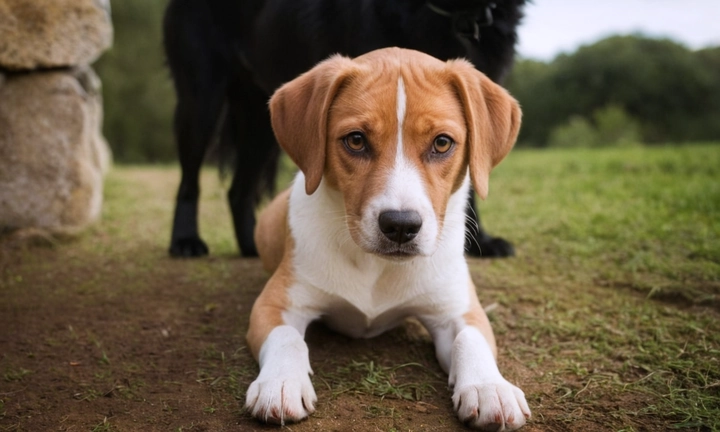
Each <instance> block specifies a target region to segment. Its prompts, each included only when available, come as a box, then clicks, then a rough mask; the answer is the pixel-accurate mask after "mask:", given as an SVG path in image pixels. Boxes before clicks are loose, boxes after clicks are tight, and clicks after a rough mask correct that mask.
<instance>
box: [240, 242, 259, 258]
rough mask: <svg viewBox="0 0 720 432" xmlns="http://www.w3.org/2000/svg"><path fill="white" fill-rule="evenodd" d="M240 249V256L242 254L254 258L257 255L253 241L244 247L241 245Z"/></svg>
mask: <svg viewBox="0 0 720 432" xmlns="http://www.w3.org/2000/svg"><path fill="white" fill-rule="evenodd" d="M240 250H241V251H242V256H244V257H245V258H254V257H256V256H258V251H257V249H256V248H255V243H253V244H251V245H247V246H245V247H241V248H240Z"/></svg>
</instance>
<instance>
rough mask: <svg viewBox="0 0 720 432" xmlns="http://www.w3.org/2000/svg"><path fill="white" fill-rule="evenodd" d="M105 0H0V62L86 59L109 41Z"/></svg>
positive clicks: (35, 65) (28, 65)
mask: <svg viewBox="0 0 720 432" xmlns="http://www.w3.org/2000/svg"><path fill="white" fill-rule="evenodd" d="M112 37H113V30H112V22H111V20H110V2H109V0H0V67H1V68H5V69H7V70H34V69H46V68H57V67H70V66H75V65H86V64H90V63H92V62H93V61H95V60H96V59H97V58H98V57H99V56H100V54H101V53H102V52H103V51H105V50H106V49H107V48H108V47H110V44H111V43H112Z"/></svg>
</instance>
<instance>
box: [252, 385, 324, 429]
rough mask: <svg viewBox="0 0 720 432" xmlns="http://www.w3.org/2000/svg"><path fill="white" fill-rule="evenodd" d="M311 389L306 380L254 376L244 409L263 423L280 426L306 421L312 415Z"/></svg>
mask: <svg viewBox="0 0 720 432" xmlns="http://www.w3.org/2000/svg"><path fill="white" fill-rule="evenodd" d="M316 401H317V396H315V389H314V388H313V386H312V382H310V377H309V376H308V375H307V374H305V375H304V376H303V377H301V378H300V379H298V378H297V377H274V378H271V379H263V378H262V377H258V379H257V380H255V382H253V383H252V384H250V388H248V391H247V398H246V400H245V408H246V409H247V410H248V411H250V412H251V413H252V415H253V416H255V417H256V418H258V419H260V420H262V421H264V422H266V423H277V424H281V425H284V424H285V423H292V422H297V421H300V420H302V419H304V418H306V417H307V416H308V415H310V414H312V413H313V412H315V402H316Z"/></svg>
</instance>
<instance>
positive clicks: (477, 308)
mask: <svg viewBox="0 0 720 432" xmlns="http://www.w3.org/2000/svg"><path fill="white" fill-rule="evenodd" d="M469 291H470V292H469V295H470V310H469V311H467V312H466V313H465V315H463V318H464V319H465V322H466V323H467V325H469V326H473V327H475V328H477V329H478V330H480V333H482V335H483V336H485V340H486V341H487V342H488V344H489V345H490V348H491V349H492V352H493V356H495V358H497V343H496V342H495V334H494V333H493V331H492V326H490V320H489V319H488V316H487V314H486V313H485V309H483V307H482V306H481V305H480V300H478V296H477V290H476V289H475V284H474V283H472V281H470V289H469Z"/></svg>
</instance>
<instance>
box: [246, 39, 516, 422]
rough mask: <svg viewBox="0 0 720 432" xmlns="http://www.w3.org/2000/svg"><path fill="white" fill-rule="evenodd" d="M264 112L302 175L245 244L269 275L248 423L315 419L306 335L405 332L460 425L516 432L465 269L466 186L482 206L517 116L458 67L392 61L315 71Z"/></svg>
mask: <svg viewBox="0 0 720 432" xmlns="http://www.w3.org/2000/svg"><path fill="white" fill-rule="evenodd" d="M270 111H271V119H272V126H273V129H274V131H275V135H276V137H277V140H278V142H279V143H280V146H281V147H282V148H283V149H284V150H285V151H286V152H287V154H288V155H289V156H290V158H291V159H292V160H293V161H294V162H295V163H296V164H297V165H298V167H299V168H300V170H301V171H300V173H298V175H297V177H296V178H295V182H294V184H293V185H292V187H291V188H290V190H288V191H285V192H283V193H281V194H280V195H279V196H278V197H277V198H276V199H275V200H274V201H273V202H272V203H271V204H270V205H269V206H268V207H267V209H266V210H265V211H264V212H263V213H262V214H261V216H260V220H259V222H258V226H257V229H256V234H255V238H256V244H257V246H258V250H259V252H260V258H261V259H262V262H263V265H264V266H265V267H266V269H268V270H270V271H272V272H273V274H272V276H271V278H270V280H269V281H268V282H267V285H266V286H265V288H264V290H263V291H262V293H261V294H260V296H259V297H258V299H257V301H256V302H255V305H254V306H253V309H252V312H251V316H250V328H249V330H248V335H247V339H248V344H249V346H250V349H251V351H252V353H253V355H254V356H255V358H256V359H257V360H258V362H259V364H260V374H259V376H258V377H257V379H256V380H255V381H254V382H253V383H252V384H251V385H250V388H249V389H248V392H247V400H246V407H247V408H248V409H249V411H250V412H252V414H253V415H254V416H255V417H257V418H259V419H261V420H263V421H267V422H275V423H281V424H282V423H285V422H294V421H298V420H301V419H303V418H305V417H307V416H308V415H309V414H311V413H312V412H313V411H314V404H315V402H316V396H315V391H314V389H313V386H312V383H311V382H310V378H309V374H311V373H312V370H311V368H310V363H309V358H308V347H307V345H306V343H305V341H304V339H303V338H304V333H305V329H306V327H307V326H308V324H309V323H310V322H312V321H315V320H319V319H320V320H322V321H324V322H325V323H326V324H327V325H328V326H329V327H330V328H332V329H334V330H337V331H339V332H341V333H344V334H346V335H349V336H352V337H373V336H375V335H378V334H380V333H382V332H384V331H386V330H388V329H390V328H392V327H394V326H397V325H398V324H400V323H401V322H402V321H403V320H404V319H405V318H407V317H410V316H412V317H416V318H418V319H419V320H420V322H422V323H423V325H424V326H425V327H426V328H427V329H428V331H429V332H430V334H431V335H432V338H433V341H434V344H435V349H436V355H437V358H438V361H439V362H440V365H441V366H442V368H443V369H444V370H445V371H446V372H447V373H448V374H449V384H450V385H451V386H453V387H454V390H453V396H452V399H453V402H454V406H455V410H456V411H457V415H458V417H459V418H460V420H461V421H463V422H466V423H467V424H469V425H470V426H472V427H476V428H481V429H485V430H514V429H517V428H519V427H521V426H522V425H523V424H524V423H525V420H526V418H528V417H530V410H529V408H528V405H527V402H526V401H525V396H524V394H523V392H522V391H521V390H520V389H519V388H517V387H515V386H514V385H512V384H510V383H509V382H508V381H507V380H505V378H503V377H502V375H501V374H500V372H499V370H498V368H497V365H496V363H495V356H496V346H495V339H494V336H493V332H492V329H491V328H490V322H489V321H488V318H487V316H486V314H485V312H484V310H483V308H482V307H481V306H480V302H479V301H478V297H477V294H476V291H475V286H474V284H473V282H472V279H471V278H470V273H469V271H468V267H467V264H466V262H465V258H464V255H463V242H464V235H465V227H464V219H465V206H466V204H467V203H466V197H467V193H468V189H469V187H470V183H471V182H472V184H473V186H474V187H475V190H476V191H477V192H478V194H479V195H480V196H481V197H483V198H484V197H485V196H486V195H487V193H488V181H489V175H490V170H491V169H492V168H493V167H494V166H495V165H497V164H498V163H499V162H500V161H501V160H502V159H503V158H504V157H505V155H507V153H508V152H509V151H510V149H511V148H512V146H513V144H514V142H515V139H516V138H517V133H518V129H519V127H520V109H519V107H518V104H517V102H516V101H515V100H514V99H513V98H512V97H511V96H510V95H509V94H508V93H507V92H506V91H505V90H503V89H502V88H501V87H499V86H498V85H496V84H494V83H493V82H492V81H491V80H490V79H488V78H487V77H486V76H485V75H483V74H482V73H480V72H478V71H477V70H476V69H475V68H474V67H473V65H472V64H471V63H469V62H467V61H465V60H451V61H448V62H443V61H440V60H437V59H435V58H433V57H430V56H428V55H426V54H423V53H420V52H417V51H412V50H405V49H400V48H388V49H382V50H377V51H373V52H371V53H368V54H366V55H363V56H360V57H358V58H356V59H354V60H351V59H350V58H347V57H342V56H339V55H338V56H334V57H331V58H329V59H328V60H326V61H323V62H321V63H319V64H318V65H317V66H316V67H315V68H313V69H312V70H310V71H309V72H307V73H305V74H303V75H301V76H300V77H298V78H297V79H295V80H293V81H291V82H289V83H287V84H285V85H284V86H282V87H281V88H280V89H279V90H278V91H277V92H276V93H275V94H274V95H273V97H272V99H271V101H270Z"/></svg>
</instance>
